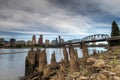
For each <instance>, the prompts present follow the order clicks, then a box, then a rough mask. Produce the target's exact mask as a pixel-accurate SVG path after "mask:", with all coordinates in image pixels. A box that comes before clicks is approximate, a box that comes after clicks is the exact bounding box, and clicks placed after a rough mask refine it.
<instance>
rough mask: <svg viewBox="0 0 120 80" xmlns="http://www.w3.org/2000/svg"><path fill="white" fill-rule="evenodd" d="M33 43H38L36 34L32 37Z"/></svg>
mask: <svg viewBox="0 0 120 80" xmlns="http://www.w3.org/2000/svg"><path fill="white" fill-rule="evenodd" d="M32 44H33V45H35V44H36V36H35V35H33V37H32Z"/></svg>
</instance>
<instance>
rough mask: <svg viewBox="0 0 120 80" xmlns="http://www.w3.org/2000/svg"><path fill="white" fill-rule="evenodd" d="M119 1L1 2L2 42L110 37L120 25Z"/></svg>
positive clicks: (0, 27)
mask: <svg viewBox="0 0 120 80" xmlns="http://www.w3.org/2000/svg"><path fill="white" fill-rule="evenodd" d="M119 3H120V0H111V1H110V0H0V38H5V39H7V40H9V39H10V38H16V39H17V40H26V41H27V40H31V39H32V35H36V38H37V39H38V38H39V35H40V34H43V37H44V40H45V39H49V40H53V39H55V38H56V37H58V35H61V37H62V38H64V39H65V40H71V39H81V38H83V37H85V36H88V35H92V34H108V35H110V34H111V24H112V21H113V20H115V21H116V22H117V24H118V25H119V24H120V5H119Z"/></svg>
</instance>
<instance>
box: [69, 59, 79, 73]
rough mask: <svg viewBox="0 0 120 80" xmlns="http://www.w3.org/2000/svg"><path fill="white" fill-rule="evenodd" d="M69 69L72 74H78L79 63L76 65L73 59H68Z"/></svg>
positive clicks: (76, 62)
mask: <svg viewBox="0 0 120 80" xmlns="http://www.w3.org/2000/svg"><path fill="white" fill-rule="evenodd" d="M70 68H71V70H72V72H79V71H80V68H79V63H78V61H76V59H75V58H71V59H70Z"/></svg>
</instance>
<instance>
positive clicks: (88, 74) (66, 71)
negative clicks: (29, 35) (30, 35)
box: [21, 43, 120, 80]
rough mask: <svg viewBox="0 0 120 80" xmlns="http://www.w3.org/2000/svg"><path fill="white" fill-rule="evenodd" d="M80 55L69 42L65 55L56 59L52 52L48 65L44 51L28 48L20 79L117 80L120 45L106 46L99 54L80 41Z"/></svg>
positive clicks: (64, 51)
mask: <svg viewBox="0 0 120 80" xmlns="http://www.w3.org/2000/svg"><path fill="white" fill-rule="evenodd" d="M82 46H83V48H82V53H83V57H82V58H78V55H77V51H76V50H75V49H74V47H73V46H72V45H70V46H69V51H68V52H67V50H66V47H64V49H63V56H64V58H62V59H61V61H60V62H59V63H57V62H56V57H55V52H53V54H52V55H51V57H52V59H51V64H47V58H46V50H45V49H44V50H43V51H41V50H40V49H38V50H35V51H34V50H33V49H31V50H30V51H29V52H28V56H27V57H26V60H25V61H26V63H25V76H24V77H23V78H21V80H120V46H114V47H110V48H108V50H107V51H105V52H102V53H96V52H95V51H94V53H93V54H92V55H89V53H88V49H87V46H86V44H84V43H83V45H82Z"/></svg>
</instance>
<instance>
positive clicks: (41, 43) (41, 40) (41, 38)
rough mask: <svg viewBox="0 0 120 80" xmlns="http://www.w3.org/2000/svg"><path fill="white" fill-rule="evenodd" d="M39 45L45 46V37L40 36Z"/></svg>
mask: <svg viewBox="0 0 120 80" xmlns="http://www.w3.org/2000/svg"><path fill="white" fill-rule="evenodd" d="M38 45H43V35H40V38H39V39H38Z"/></svg>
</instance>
